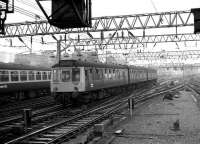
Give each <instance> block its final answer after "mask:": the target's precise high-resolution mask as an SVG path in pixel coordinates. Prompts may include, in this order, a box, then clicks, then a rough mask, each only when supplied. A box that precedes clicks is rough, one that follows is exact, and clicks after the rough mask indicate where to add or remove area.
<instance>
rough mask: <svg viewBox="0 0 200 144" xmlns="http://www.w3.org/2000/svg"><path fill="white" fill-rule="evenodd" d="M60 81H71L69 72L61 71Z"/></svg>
mask: <svg viewBox="0 0 200 144" xmlns="http://www.w3.org/2000/svg"><path fill="white" fill-rule="evenodd" d="M61 79H62V81H63V82H68V81H70V79H71V76H70V71H69V70H63V71H62V75H61Z"/></svg>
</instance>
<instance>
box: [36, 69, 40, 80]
mask: <svg viewBox="0 0 200 144" xmlns="http://www.w3.org/2000/svg"><path fill="white" fill-rule="evenodd" d="M36 80H41V72H39V71H37V72H36Z"/></svg>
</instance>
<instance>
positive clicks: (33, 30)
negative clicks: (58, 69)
mask: <svg viewBox="0 0 200 144" xmlns="http://www.w3.org/2000/svg"><path fill="white" fill-rule="evenodd" d="M193 25H194V24H193V16H192V13H191V11H174V12H162V13H149V14H137V15H123V16H108V17H96V18H93V19H92V27H91V28H69V29H59V28H56V27H53V26H51V25H49V23H48V22H47V21H39V22H23V23H12V24H7V25H6V26H5V35H4V36H1V38H5V37H18V36H20V37H21V36H35V35H50V34H70V33H86V32H89V33H94V32H106V31H119V30H137V29H142V30H146V29H152V28H168V27H182V26H193Z"/></svg>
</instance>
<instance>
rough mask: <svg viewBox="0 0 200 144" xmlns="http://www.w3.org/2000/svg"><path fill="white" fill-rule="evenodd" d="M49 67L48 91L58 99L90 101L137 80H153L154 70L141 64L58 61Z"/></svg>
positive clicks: (132, 83)
mask: <svg viewBox="0 0 200 144" xmlns="http://www.w3.org/2000/svg"><path fill="white" fill-rule="evenodd" d="M52 68H53V69H52V74H53V76H52V81H51V92H52V94H53V96H54V97H55V98H56V100H57V101H59V102H70V101H71V100H72V99H73V100H77V101H78V100H80V99H84V100H86V101H89V99H90V100H91V99H98V98H102V97H103V95H105V93H106V92H107V93H113V91H115V92H117V91H118V90H121V89H123V88H124V87H127V86H130V85H134V84H136V83H140V82H145V81H156V71H155V70H151V69H146V68H142V67H134V66H126V65H113V64H103V63H92V62H86V61H79V60H61V61H60V62H59V63H58V64H55V65H54V66H53V67H52Z"/></svg>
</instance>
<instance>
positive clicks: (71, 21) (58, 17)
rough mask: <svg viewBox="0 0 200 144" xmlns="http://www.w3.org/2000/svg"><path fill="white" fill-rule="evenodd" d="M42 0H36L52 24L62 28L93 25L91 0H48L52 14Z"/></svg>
mask: <svg viewBox="0 0 200 144" xmlns="http://www.w3.org/2000/svg"><path fill="white" fill-rule="evenodd" d="M41 1H43V0H36V2H37V4H38V6H39V7H40V9H41V10H42V12H43V13H44V15H45V17H46V18H47V20H48V22H49V23H50V24H51V25H53V26H56V27H58V28H61V29H65V28H80V27H90V26H91V0H47V1H50V2H51V14H50V15H48V14H47V12H46V11H45V9H44V7H43V6H42V3H41Z"/></svg>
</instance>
